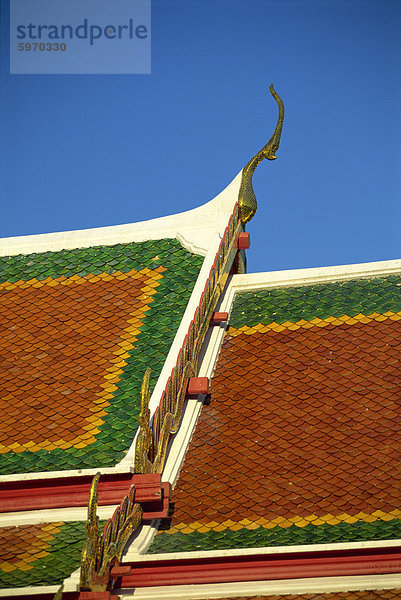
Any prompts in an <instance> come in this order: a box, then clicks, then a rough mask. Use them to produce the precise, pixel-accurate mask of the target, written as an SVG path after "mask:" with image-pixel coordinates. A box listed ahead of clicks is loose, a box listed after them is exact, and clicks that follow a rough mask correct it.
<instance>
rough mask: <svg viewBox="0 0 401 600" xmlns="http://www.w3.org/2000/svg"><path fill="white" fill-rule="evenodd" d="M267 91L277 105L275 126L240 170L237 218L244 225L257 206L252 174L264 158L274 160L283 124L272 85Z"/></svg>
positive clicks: (280, 108) (281, 107)
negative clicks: (259, 148) (271, 133)
mask: <svg viewBox="0 0 401 600" xmlns="http://www.w3.org/2000/svg"><path fill="white" fill-rule="evenodd" d="M269 90H270V93H271V95H272V96H273V98H274V99H275V101H276V102H277V105H278V119H277V125H276V128H275V130H274V133H273V135H272V136H271V138H270V140H269V141H268V142H267V144H266V145H265V146H263V148H262V149H261V150H259V152H258V153H257V154H255V156H254V157H253V158H251V160H250V161H249V162H248V163H247V164H246V165H245V167H244V168H243V170H242V179H241V186H240V189H239V192H238V208H239V218H240V220H241V222H242V223H244V224H245V223H247V222H248V221H250V220H251V219H252V217H253V215H254V214H255V212H256V209H257V206H258V203H257V202H256V196H255V192H254V191H253V185H252V177H253V173H254V171H255V169H256V167H257V166H258V164H259V163H260V162H262V160H263V159H264V158H267V160H275V159H276V158H277V156H276V152H277V150H278V148H279V146H280V138H281V130H282V129H283V122H284V104H283V101H282V100H281V98H280V96H279V95H278V94H277V92H276V91H275V89H274V87H273V84H271V86H270V87H269Z"/></svg>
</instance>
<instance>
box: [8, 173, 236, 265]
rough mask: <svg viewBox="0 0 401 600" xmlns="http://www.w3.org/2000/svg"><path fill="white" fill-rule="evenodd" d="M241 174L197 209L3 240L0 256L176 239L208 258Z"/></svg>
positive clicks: (221, 229) (232, 200) (228, 211)
mask: <svg viewBox="0 0 401 600" xmlns="http://www.w3.org/2000/svg"><path fill="white" fill-rule="evenodd" d="M241 173H242V171H240V173H238V175H237V176H236V177H235V178H234V179H233V180H232V181H231V183H229V184H228V185H227V187H225V188H224V189H223V190H222V191H221V192H220V193H219V194H218V195H217V196H215V198H213V199H212V200H210V201H209V202H206V203H205V204H202V205H201V206H198V207H197V208H193V209H191V210H187V211H184V212H181V213H177V214H173V215H168V216H165V217H158V218H155V219H150V220H147V221H139V222H134V223H127V224H124V225H112V226H109V227H94V228H90V229H79V230H72V231H61V232H55V233H42V234H34V235H23V236H15V237H8V238H1V239H0V256H12V255H15V254H21V253H22V254H31V253H33V252H48V251H59V250H68V249H73V248H89V247H91V246H99V245H108V246H109V245H113V244H124V243H129V242H144V241H147V240H157V239H162V238H176V239H178V240H179V241H180V243H181V244H182V245H183V246H184V248H186V249H187V250H189V251H190V252H194V253H196V254H201V255H203V256H205V255H206V254H207V251H208V249H209V246H210V244H211V243H212V240H213V237H214V236H215V235H216V234H217V233H220V235H221V234H222V233H223V231H224V229H225V227H226V225H227V220H228V218H227V216H229V215H231V214H232V212H233V210H234V206H235V204H236V202H237V198H238V190H239V187H240V183H241Z"/></svg>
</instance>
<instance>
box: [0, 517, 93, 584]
mask: <svg viewBox="0 0 401 600" xmlns="http://www.w3.org/2000/svg"><path fill="white" fill-rule="evenodd" d="M85 539H86V532H85V522H82V521H73V522H68V523H64V522H52V523H41V524H38V525H21V526H19V527H1V528H0V556H1V560H0V588H13V587H33V586H42V585H60V584H61V583H62V582H63V581H64V579H65V578H66V577H69V575H71V573H72V572H73V571H75V570H76V569H78V568H79V566H80V560H81V552H82V548H83V545H84V541H85ZM0 595H1V593H0Z"/></svg>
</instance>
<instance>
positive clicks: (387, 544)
mask: <svg viewBox="0 0 401 600" xmlns="http://www.w3.org/2000/svg"><path fill="white" fill-rule="evenodd" d="M392 547H394V548H396V547H397V548H398V547H401V539H395V540H377V541H367V542H332V543H327V544H299V545H294V546H261V547H259V548H233V549H227V550H194V551H193V552H166V553H163V554H139V555H137V556H135V559H132V560H135V561H136V562H146V561H148V560H157V561H160V562H162V561H164V560H166V561H169V560H184V559H191V560H196V559H198V558H205V559H210V558H225V557H230V556H232V557H235V556H255V555H258V554H264V555H268V554H291V553H293V552H317V551H319V552H323V551H338V550H363V549H366V548H392ZM129 560H131V559H129V558H128V556H127V557H124V561H125V562H129Z"/></svg>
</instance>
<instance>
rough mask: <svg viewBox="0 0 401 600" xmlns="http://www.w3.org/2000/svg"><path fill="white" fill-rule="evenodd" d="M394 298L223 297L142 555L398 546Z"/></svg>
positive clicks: (336, 287)
mask: <svg viewBox="0 0 401 600" xmlns="http://www.w3.org/2000/svg"><path fill="white" fill-rule="evenodd" d="M400 292H401V278H399V277H388V278H385V279H381V278H378V279H373V280H371V281H370V280H361V281H353V282H346V283H328V284H324V285H316V286H310V287H299V288H287V289H283V290H273V291H260V292H255V293H251V292H248V293H242V294H239V295H238V296H237V297H236V300H235V303H234V307H233V311H232V315H231V321H230V324H231V325H230V328H229V331H228V332H227V333H226V336H225V339H224V342H223V346H222V350H221V354H220V357H219V360H218V364H217V367H216V372H215V375H214V379H213V382H212V403H211V405H210V406H207V407H204V408H203V411H202V414H201V416H200V419H199V423H198V426H197V429H196V431H195V434H194V437H193V440H192V443H191V445H190V448H189V451H188V454H187V457H186V460H185V463H184V467H183V469H182V472H181V475H180V480H179V483H178V489H176V490H175V492H174V500H175V513H174V516H173V519H172V522H171V527H170V529H168V530H167V531H161V532H159V534H158V535H157V536H156V537H155V540H154V542H153V544H152V546H151V548H150V552H151V553H155V552H172V551H184V550H198V549H205V550H209V549H218V548H243V547H261V546H271V545H291V544H310V543H324V542H340V541H357V540H370V539H392V538H397V537H401V520H400V519H401V506H400V502H399V498H400V489H401V471H400V469H399V456H400V451H401V442H400V437H399V423H400V418H401V409H400V403H399V394H400V384H401V375H400V373H401V352H400V351H401V320H400V318H401V293H400ZM362 311H363V312H362Z"/></svg>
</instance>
